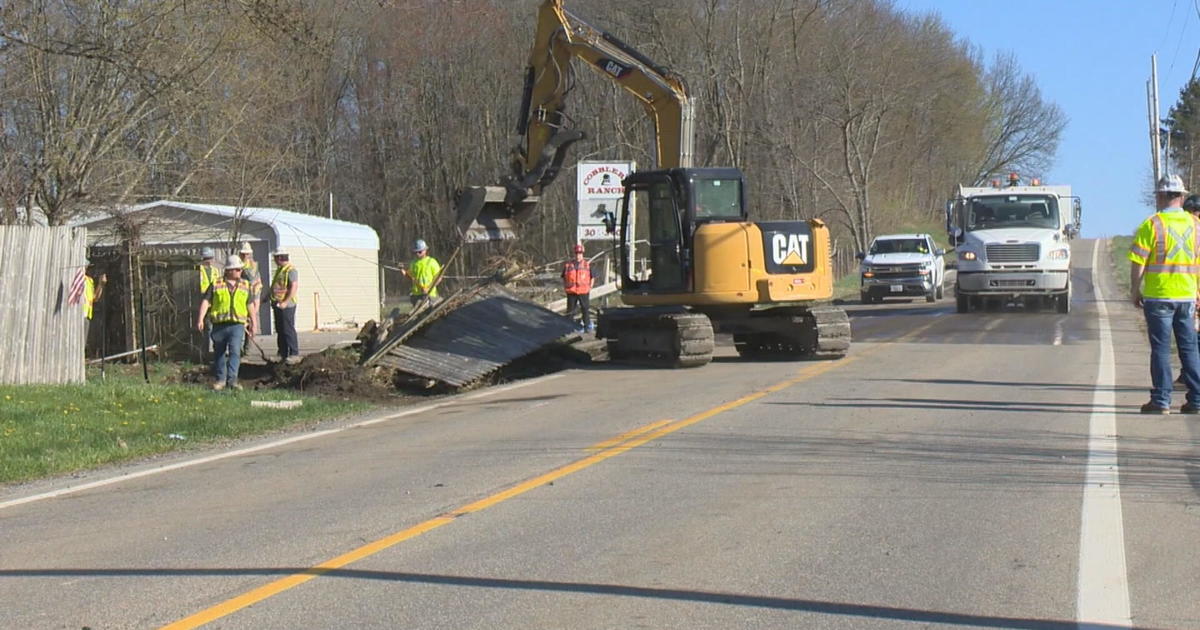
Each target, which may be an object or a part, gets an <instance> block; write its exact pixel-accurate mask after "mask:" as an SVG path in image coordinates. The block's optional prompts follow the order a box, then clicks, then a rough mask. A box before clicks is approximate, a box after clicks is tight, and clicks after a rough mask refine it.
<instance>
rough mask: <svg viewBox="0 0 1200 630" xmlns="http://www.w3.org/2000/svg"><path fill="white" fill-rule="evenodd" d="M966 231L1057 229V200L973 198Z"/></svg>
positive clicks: (1008, 197)
mask: <svg viewBox="0 0 1200 630" xmlns="http://www.w3.org/2000/svg"><path fill="white" fill-rule="evenodd" d="M966 219H967V221H966V223H967V229H968V230H986V229H988V228H1012V227H1031V228H1050V229H1055V228H1057V227H1058V200H1057V199H1055V198H1054V197H1050V196H1046V195H989V196H986V197H973V198H972V199H971V204H970V206H969V207H968V208H967V217H966Z"/></svg>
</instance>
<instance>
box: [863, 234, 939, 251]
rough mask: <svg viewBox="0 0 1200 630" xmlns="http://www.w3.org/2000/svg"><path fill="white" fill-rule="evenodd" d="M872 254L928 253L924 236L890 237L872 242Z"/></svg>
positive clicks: (927, 245)
mask: <svg viewBox="0 0 1200 630" xmlns="http://www.w3.org/2000/svg"><path fill="white" fill-rule="evenodd" d="M871 253H872V254H928V253H929V244H928V243H926V242H925V239H923V238H889V239H884V240H879V241H875V242H874V243H871Z"/></svg>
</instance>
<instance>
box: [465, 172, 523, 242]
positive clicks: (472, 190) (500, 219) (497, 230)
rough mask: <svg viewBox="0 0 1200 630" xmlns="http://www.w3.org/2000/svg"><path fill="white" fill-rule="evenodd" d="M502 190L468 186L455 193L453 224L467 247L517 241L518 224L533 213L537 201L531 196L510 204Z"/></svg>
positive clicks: (505, 191) (496, 187)
mask: <svg viewBox="0 0 1200 630" xmlns="http://www.w3.org/2000/svg"><path fill="white" fill-rule="evenodd" d="M507 192H508V191H507V189H506V188H504V187H503V186H468V187H466V188H463V189H461V190H459V191H458V197H457V199H456V202H455V206H456V207H455V217H456V219H455V223H456V224H457V225H458V231H459V233H460V234H462V237H463V240H464V241H466V242H468V243H479V242H484V241H506V240H513V239H516V238H517V228H518V226H519V225H520V222H521V221H522V220H523V219H525V218H526V217H528V216H529V215H530V214H532V213H533V210H534V208H535V207H536V206H537V202H538V197H537V196H536V195H530V196H527V197H525V198H523V199H520V200H518V201H516V202H515V203H511V202H509V201H507V200H506V196H507Z"/></svg>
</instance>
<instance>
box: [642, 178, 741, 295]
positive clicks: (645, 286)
mask: <svg viewBox="0 0 1200 630" xmlns="http://www.w3.org/2000/svg"><path fill="white" fill-rule="evenodd" d="M624 186H625V199H624V203H623V204H622V207H621V231H620V234H621V238H620V248H621V261H622V264H621V275H622V279H623V281H624V284H623V286H624V288H625V290H626V291H628V292H637V293H651V294H653V293H673V294H674V293H686V292H689V291H691V290H692V271H693V267H694V265H695V261H694V259H693V239H692V237H693V235H694V233H695V231H696V228H697V227H699V226H700V225H703V224H705V223H718V222H743V221H746V220H747V214H746V202H745V187H744V185H743V178H742V173H741V171H739V170H737V169H735V168H675V169H670V170H662V171H642V172H638V173H633V174H631V175H630V176H629V177H627V178H625V181H624Z"/></svg>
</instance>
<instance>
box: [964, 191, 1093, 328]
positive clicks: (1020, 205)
mask: <svg viewBox="0 0 1200 630" xmlns="http://www.w3.org/2000/svg"><path fill="white" fill-rule="evenodd" d="M1081 212H1082V211H1081V206H1080V202H1079V198H1078V197H1074V196H1073V195H1072V194H1071V187H1070V186H1046V185H1042V183H1041V182H1040V181H1038V180H1036V179H1034V180H1032V181H1031V182H1030V184H1029V185H1021V183H1020V180H1019V179H1018V178H1017V176H1016V175H1015V174H1013V175H1010V176H1009V184H1008V185H1007V186H1003V187H1001V186H1000V185H999V182H998V181H996V182H993V183H992V186H984V187H961V186H960V187H959V191H958V195H957V196H956V197H955V198H954V199H951V200H950V201H949V202H948V203H947V204H946V228H947V232H948V233H949V237H950V242H951V243H953V244H954V246H955V250H956V254H957V259H958V260H957V266H958V273H957V279H956V281H955V288H954V293H955V298H956V305H957V311H958V312H959V313H966V312H968V311H970V310H973V309H977V308H981V307H983V306H985V305H987V304H989V303H990V304H992V305H996V304H1000V303H1002V302H1005V301H1008V300H1021V301H1022V302H1023V304H1024V306H1025V307H1026V308H1040V307H1053V308H1054V309H1055V310H1056V311H1058V312H1060V313H1068V312H1070V309H1071V247H1070V243H1069V241H1070V239H1071V238H1072V237H1073V236H1074V235H1075V234H1077V233H1078V228H1079V221H1080V216H1081Z"/></svg>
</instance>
